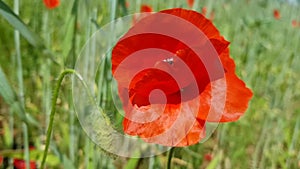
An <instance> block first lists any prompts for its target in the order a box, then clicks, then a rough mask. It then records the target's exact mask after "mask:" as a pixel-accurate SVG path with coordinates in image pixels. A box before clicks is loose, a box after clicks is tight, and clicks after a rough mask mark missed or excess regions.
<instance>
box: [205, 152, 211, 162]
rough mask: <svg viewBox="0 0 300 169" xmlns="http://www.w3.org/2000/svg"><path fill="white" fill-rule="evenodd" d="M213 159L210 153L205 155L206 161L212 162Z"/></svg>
mask: <svg viewBox="0 0 300 169" xmlns="http://www.w3.org/2000/svg"><path fill="white" fill-rule="evenodd" d="M212 158H213V157H212V155H211V154H209V153H207V154H205V155H204V159H205V160H206V161H211V160H212Z"/></svg>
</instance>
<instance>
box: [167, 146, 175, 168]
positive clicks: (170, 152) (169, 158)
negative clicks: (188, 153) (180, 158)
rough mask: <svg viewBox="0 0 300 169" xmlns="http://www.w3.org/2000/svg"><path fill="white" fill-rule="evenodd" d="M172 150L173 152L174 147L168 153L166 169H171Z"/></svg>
mask: <svg viewBox="0 0 300 169" xmlns="http://www.w3.org/2000/svg"><path fill="white" fill-rule="evenodd" d="M174 150H175V147H172V148H171V149H170V151H169V155H168V164H167V169H171V162H172V157H173V154H174Z"/></svg>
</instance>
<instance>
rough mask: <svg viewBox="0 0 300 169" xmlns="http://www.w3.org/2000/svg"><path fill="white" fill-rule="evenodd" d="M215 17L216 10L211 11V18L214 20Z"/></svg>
mask: <svg viewBox="0 0 300 169" xmlns="http://www.w3.org/2000/svg"><path fill="white" fill-rule="evenodd" d="M214 19H215V11H211V12H210V14H209V20H211V21H213V20H214Z"/></svg>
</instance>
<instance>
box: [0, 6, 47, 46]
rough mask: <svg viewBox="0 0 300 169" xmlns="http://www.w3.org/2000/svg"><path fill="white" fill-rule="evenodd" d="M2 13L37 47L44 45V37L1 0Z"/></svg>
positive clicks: (0, 12)
mask: <svg viewBox="0 0 300 169" xmlns="http://www.w3.org/2000/svg"><path fill="white" fill-rule="evenodd" d="M0 15H2V16H3V17H4V19H6V20H7V22H9V23H10V24H11V25H12V26H13V27H14V28H15V29H17V30H18V31H19V32H20V33H21V35H22V36H23V37H24V38H25V39H26V40H27V41H28V42H29V43H30V44H31V45H33V46H35V47H42V46H43V43H42V39H41V38H40V37H39V36H37V35H36V34H35V33H33V32H32V31H31V30H29V28H28V26H27V25H26V24H25V23H24V22H23V21H22V20H21V19H20V18H19V17H18V16H17V15H16V14H15V13H14V12H13V11H12V10H11V9H10V7H9V6H7V5H6V4H5V3H4V2H3V1H2V0H0Z"/></svg>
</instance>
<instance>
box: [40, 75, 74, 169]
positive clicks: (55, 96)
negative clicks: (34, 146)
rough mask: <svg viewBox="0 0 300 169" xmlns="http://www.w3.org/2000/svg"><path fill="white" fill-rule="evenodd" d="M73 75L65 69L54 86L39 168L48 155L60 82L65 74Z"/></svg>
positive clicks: (42, 166)
mask: <svg viewBox="0 0 300 169" xmlns="http://www.w3.org/2000/svg"><path fill="white" fill-rule="evenodd" d="M73 73H75V70H73V69H66V70H64V71H63V72H62V73H61V74H60V75H59V77H58V80H57V82H56V86H55V88H54V90H53V97H52V101H51V103H52V104H51V113H50V121H49V124H48V130H47V137H46V147H45V150H44V155H43V160H42V164H41V168H42V169H43V168H44V165H45V162H46V158H47V154H48V149H49V144H50V138H51V134H52V128H53V122H54V115H55V112H56V101H57V98H58V94H59V89H60V86H61V83H62V80H63V79H64V77H65V76H66V75H67V74H73Z"/></svg>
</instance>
